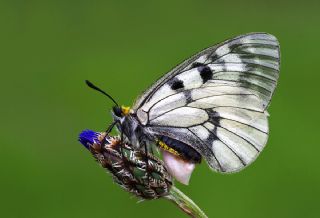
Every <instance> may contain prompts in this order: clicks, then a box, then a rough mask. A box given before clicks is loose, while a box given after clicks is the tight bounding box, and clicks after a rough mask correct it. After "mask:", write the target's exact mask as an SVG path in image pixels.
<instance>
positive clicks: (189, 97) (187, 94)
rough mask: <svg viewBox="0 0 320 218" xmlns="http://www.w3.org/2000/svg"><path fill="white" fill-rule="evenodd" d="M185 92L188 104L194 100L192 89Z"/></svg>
mask: <svg viewBox="0 0 320 218" xmlns="http://www.w3.org/2000/svg"><path fill="white" fill-rule="evenodd" d="M183 93H184V97H185V98H186V103H187V104H189V103H191V102H192V101H193V100H192V97H191V90H185V91H184V92H183Z"/></svg>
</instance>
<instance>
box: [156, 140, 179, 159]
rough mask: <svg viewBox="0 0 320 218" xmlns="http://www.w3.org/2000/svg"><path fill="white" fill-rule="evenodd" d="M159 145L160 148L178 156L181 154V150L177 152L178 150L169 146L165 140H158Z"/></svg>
mask: <svg viewBox="0 0 320 218" xmlns="http://www.w3.org/2000/svg"><path fill="white" fill-rule="evenodd" d="M157 143H158V145H159V147H160V148H162V149H163V150H165V151H168V152H169V153H171V154H174V155H176V156H180V154H179V152H177V151H176V150H174V149H173V148H171V147H169V146H168V145H167V144H166V143H164V142H163V141H160V140H158V142H157Z"/></svg>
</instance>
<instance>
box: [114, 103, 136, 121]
mask: <svg viewBox="0 0 320 218" xmlns="http://www.w3.org/2000/svg"><path fill="white" fill-rule="evenodd" d="M112 110H113V114H114V115H115V116H117V117H119V118H121V117H125V116H128V115H129V114H130V112H131V108H130V107H125V106H121V107H120V106H118V105H116V106H113V108H112Z"/></svg>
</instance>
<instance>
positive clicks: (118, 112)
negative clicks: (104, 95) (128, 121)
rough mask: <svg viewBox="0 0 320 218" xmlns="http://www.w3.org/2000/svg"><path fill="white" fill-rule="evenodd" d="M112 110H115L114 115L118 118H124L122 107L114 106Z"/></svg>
mask: <svg viewBox="0 0 320 218" xmlns="http://www.w3.org/2000/svg"><path fill="white" fill-rule="evenodd" d="M112 109H113V113H114V115H116V116H117V117H121V116H122V110H121V108H120V107H118V106H114V107H113V108H112Z"/></svg>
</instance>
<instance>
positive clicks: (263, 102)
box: [133, 33, 279, 172]
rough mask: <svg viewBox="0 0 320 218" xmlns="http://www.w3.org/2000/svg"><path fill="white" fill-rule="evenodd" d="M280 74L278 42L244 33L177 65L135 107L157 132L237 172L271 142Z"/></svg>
mask: <svg viewBox="0 0 320 218" xmlns="http://www.w3.org/2000/svg"><path fill="white" fill-rule="evenodd" d="M278 76H279V44H278V41H277V40H276V38H275V37H274V36H272V35H270V34H266V33H253V34H247V35H242V36H239V37H236V38H234V39H231V40H228V41H226V42H223V43H221V44H218V45H216V46H213V47H211V48H208V49H205V50H204V51H202V52H200V53H198V54H196V55H195V56H193V57H191V58H190V59H188V60H186V61H185V62H183V63H182V64H181V65H179V66H177V67H176V68H175V69H173V70H172V71H170V72H169V73H168V74H166V75H165V76H163V77H162V78H161V79H160V80H159V81H158V82H157V83H155V84H154V85H153V86H152V87H151V88H150V89H149V90H147V91H146V92H145V93H144V94H143V95H142V96H141V97H140V98H139V99H138V100H137V102H136V104H135V106H134V107H133V108H134V110H135V111H136V112H137V117H138V120H139V121H140V122H141V123H142V124H143V125H145V126H146V128H149V129H151V131H152V132H153V133H154V134H158V135H166V136H170V137H172V138H174V139H176V140H179V141H182V142H183V143H185V144H187V145H189V146H191V147H193V148H194V149H195V150H197V151H198V152H199V153H200V154H201V155H202V156H203V157H205V159H206V160H207V162H208V164H209V165H210V166H211V167H212V168H213V169H215V170H217V171H222V172H233V171H238V170H240V169H242V168H244V167H245V166H246V165H248V164H250V163H251V162H252V161H253V160H255V158H256V157H257V156H258V154H259V153H260V152H261V151H262V149H263V147H264V146H265V144H266V141H267V138H268V120H267V116H268V115H267V112H266V109H267V107H268V105H269V103H270V100H271V97H272V94H273V92H274V89H275V87H276V84H277V79H278Z"/></svg>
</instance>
